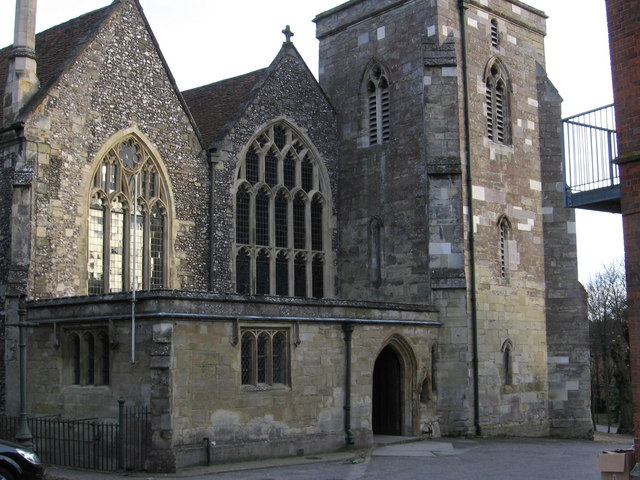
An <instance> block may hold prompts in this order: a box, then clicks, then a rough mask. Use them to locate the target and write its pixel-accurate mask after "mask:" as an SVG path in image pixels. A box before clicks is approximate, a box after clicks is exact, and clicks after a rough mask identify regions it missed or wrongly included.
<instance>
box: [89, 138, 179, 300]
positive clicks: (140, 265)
mask: <svg viewBox="0 0 640 480" xmlns="http://www.w3.org/2000/svg"><path fill="white" fill-rule="evenodd" d="M167 192H168V186H167V185H166V183H165V182H164V181H163V177H162V175H161V174H160V171H159V165H158V162H157V161H156V160H155V159H154V158H153V156H152V155H151V153H150V151H149V149H148V148H147V147H146V146H145V145H144V144H143V143H142V142H141V141H139V140H138V138H137V137H135V136H129V137H126V138H125V139H124V140H122V141H120V142H119V143H118V144H116V145H115V146H114V147H112V148H111V149H109V150H108V151H107V153H106V154H105V155H104V157H103V158H102V160H101V161H100V164H99V165H98V168H97V169H96V171H95V173H94V175H93V181H92V184H91V197H90V198H91V200H90V202H89V215H88V242H87V243H88V252H87V277H88V278H87V291H88V293H89V294H96V293H108V292H121V291H126V290H129V289H130V288H131V287H133V288H135V289H136V290H150V289H157V288H164V287H166V286H167V285H166V283H167V273H166V270H167V244H168V241H167V231H168V229H167V222H168V217H167V212H168V209H167V201H168V193H167Z"/></svg>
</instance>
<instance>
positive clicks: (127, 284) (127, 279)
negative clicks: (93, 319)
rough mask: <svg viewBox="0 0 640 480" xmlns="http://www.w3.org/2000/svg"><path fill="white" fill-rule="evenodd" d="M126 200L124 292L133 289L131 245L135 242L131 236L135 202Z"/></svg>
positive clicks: (123, 262)
mask: <svg viewBox="0 0 640 480" xmlns="http://www.w3.org/2000/svg"><path fill="white" fill-rule="evenodd" d="M126 201H127V205H126V206H125V208H124V209H123V211H124V214H123V219H122V230H123V231H122V283H123V285H122V291H124V292H126V291H130V290H131V245H132V243H133V239H132V238H131V228H132V225H131V219H132V213H133V202H129V199H128V198H127V199H126Z"/></svg>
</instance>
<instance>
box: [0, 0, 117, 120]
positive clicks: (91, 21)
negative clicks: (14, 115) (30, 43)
mask: <svg viewBox="0 0 640 480" xmlns="http://www.w3.org/2000/svg"><path fill="white" fill-rule="evenodd" d="M114 7H115V3H113V4H111V5H108V6H106V7H103V8H99V9H98V10H94V11H93V12H89V13H86V14H84V15H82V16H80V17H77V18H74V19H72V20H69V21H68V22H65V23H62V24H60V25H56V26H55V27H51V28H50V29H48V30H45V31H44V32H41V33H39V34H37V35H36V55H37V61H38V70H37V75H38V79H39V80H40V89H39V91H38V93H37V94H36V95H34V96H33V98H31V100H30V101H29V103H28V104H27V105H26V106H25V107H24V108H23V110H22V112H21V116H23V115H24V113H25V112H28V111H29V110H30V108H33V106H34V105H36V104H37V103H38V101H39V100H40V99H41V98H42V96H43V95H44V94H45V93H46V92H47V91H48V89H49V88H50V87H51V85H53V83H54V82H55V81H56V80H57V79H58V78H59V76H60V75H61V74H62V72H64V70H65V68H66V67H67V65H68V64H69V63H70V62H71V61H73V59H74V58H76V56H77V54H78V53H79V52H80V50H81V49H82V48H83V47H84V45H85V44H86V43H87V42H88V41H90V40H91V39H92V38H93V36H94V35H95V33H96V32H97V31H98V28H99V27H100V25H101V24H102V22H103V21H104V20H105V19H106V18H107V17H108V16H109V14H110V13H111V10H112V9H113V8H114ZM11 49H12V46H11V45H10V46H8V47H5V48H3V49H2V50H0V92H4V90H5V85H6V81H7V74H8V69H9V54H10V53H11ZM3 110H4V108H3V105H2V102H0V121H1V119H2V118H3V115H4V111H3Z"/></svg>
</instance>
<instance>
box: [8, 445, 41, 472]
mask: <svg viewBox="0 0 640 480" xmlns="http://www.w3.org/2000/svg"><path fill="white" fill-rule="evenodd" d="M43 478H44V467H43V466H42V463H40V459H39V458H38V455H36V454H35V453H33V452H31V451H29V450H26V449H24V448H23V447H22V446H21V445H18V444H16V443H11V442H5V441H4V440H0V480H42V479H43Z"/></svg>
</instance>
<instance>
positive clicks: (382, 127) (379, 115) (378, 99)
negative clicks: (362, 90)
mask: <svg viewBox="0 0 640 480" xmlns="http://www.w3.org/2000/svg"><path fill="white" fill-rule="evenodd" d="M365 79H366V95H367V116H368V118H367V122H368V130H369V145H377V144H382V143H387V142H388V141H389V138H390V125H391V123H390V116H389V114H390V104H389V76H388V74H387V73H386V72H385V70H384V69H383V68H382V67H381V66H380V65H379V64H377V63H373V64H372V65H371V66H370V67H369V69H368V72H367V74H366V75H365Z"/></svg>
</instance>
